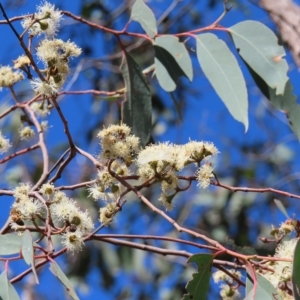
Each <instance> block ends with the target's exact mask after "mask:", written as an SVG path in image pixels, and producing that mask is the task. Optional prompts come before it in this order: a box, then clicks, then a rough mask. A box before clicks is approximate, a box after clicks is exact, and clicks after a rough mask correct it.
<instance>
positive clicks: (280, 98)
mask: <svg viewBox="0 0 300 300" xmlns="http://www.w3.org/2000/svg"><path fill="white" fill-rule="evenodd" d="M246 66H247V68H248V70H249V71H250V73H251V75H252V77H253V79H254V81H255V83H256V84H257V86H258V88H259V89H260V90H261V92H262V93H263V95H264V96H265V97H266V98H267V99H268V100H269V101H270V102H271V103H272V104H273V105H274V106H275V107H276V108H277V109H278V110H281V111H283V112H284V113H285V114H286V117H287V118H288V120H289V125H290V127H291V129H292V130H293V132H294V133H295V134H296V136H297V137H298V139H299V140H300V118H299V116H300V106H299V104H298V103H297V97H296V96H295V95H294V94H293V86H292V84H291V82H290V80H288V82H287V83H286V86H285V90H284V93H283V95H276V91H275V90H274V89H272V88H270V87H269V86H268V85H267V84H266V83H265V81H264V80H263V79H262V78H261V77H259V76H258V75H257V74H256V73H255V72H254V71H253V70H252V68H251V67H250V66H249V65H248V64H247V63H246Z"/></svg>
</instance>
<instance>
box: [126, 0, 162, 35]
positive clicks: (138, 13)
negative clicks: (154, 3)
mask: <svg viewBox="0 0 300 300" xmlns="http://www.w3.org/2000/svg"><path fill="white" fill-rule="evenodd" d="M131 20H133V21H136V22H138V23H140V24H141V26H142V28H143V29H144V30H145V32H146V33H147V35H148V36H149V37H151V38H154V37H155V36H156V35H157V25H156V19H155V16H154V14H153V12H152V10H151V9H150V8H149V7H148V6H147V5H146V4H145V2H144V1H143V0H136V1H135V3H134V4H133V7H132V11H131Z"/></svg>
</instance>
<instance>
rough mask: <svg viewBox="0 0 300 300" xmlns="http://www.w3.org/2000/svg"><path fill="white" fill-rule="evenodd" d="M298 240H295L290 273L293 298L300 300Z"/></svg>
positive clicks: (299, 244) (299, 251) (299, 250)
mask: <svg viewBox="0 0 300 300" xmlns="http://www.w3.org/2000/svg"><path fill="white" fill-rule="evenodd" d="M299 274H300V242H299V240H298V241H297V244H296V247H295V252H294V260H293V273H292V282H293V292H294V298H295V300H300V276H299Z"/></svg>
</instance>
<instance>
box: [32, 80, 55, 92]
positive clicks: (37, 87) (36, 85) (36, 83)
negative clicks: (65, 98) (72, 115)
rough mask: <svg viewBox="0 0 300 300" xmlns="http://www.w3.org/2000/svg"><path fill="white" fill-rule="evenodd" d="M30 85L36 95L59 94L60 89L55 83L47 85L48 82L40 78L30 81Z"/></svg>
mask: <svg viewBox="0 0 300 300" xmlns="http://www.w3.org/2000/svg"><path fill="white" fill-rule="evenodd" d="M30 84H31V87H32V89H33V90H34V91H35V93H36V94H42V95H45V96H52V95H56V94H57V93H58V88H57V86H56V85H55V84H54V83H53V82H50V83H47V82H46V81H42V80H41V79H40V78H34V79H33V80H31V81H30Z"/></svg>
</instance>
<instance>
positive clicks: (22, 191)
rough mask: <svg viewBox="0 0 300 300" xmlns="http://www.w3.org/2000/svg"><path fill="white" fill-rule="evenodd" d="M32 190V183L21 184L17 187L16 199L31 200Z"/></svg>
mask: <svg viewBox="0 0 300 300" xmlns="http://www.w3.org/2000/svg"><path fill="white" fill-rule="evenodd" d="M30 189H31V185H30V183H23V182H21V183H20V185H19V186H17V187H16V188H15V190H14V197H15V198H16V200H18V199H19V200H23V199H27V198H29V195H28V194H29V192H30Z"/></svg>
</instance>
